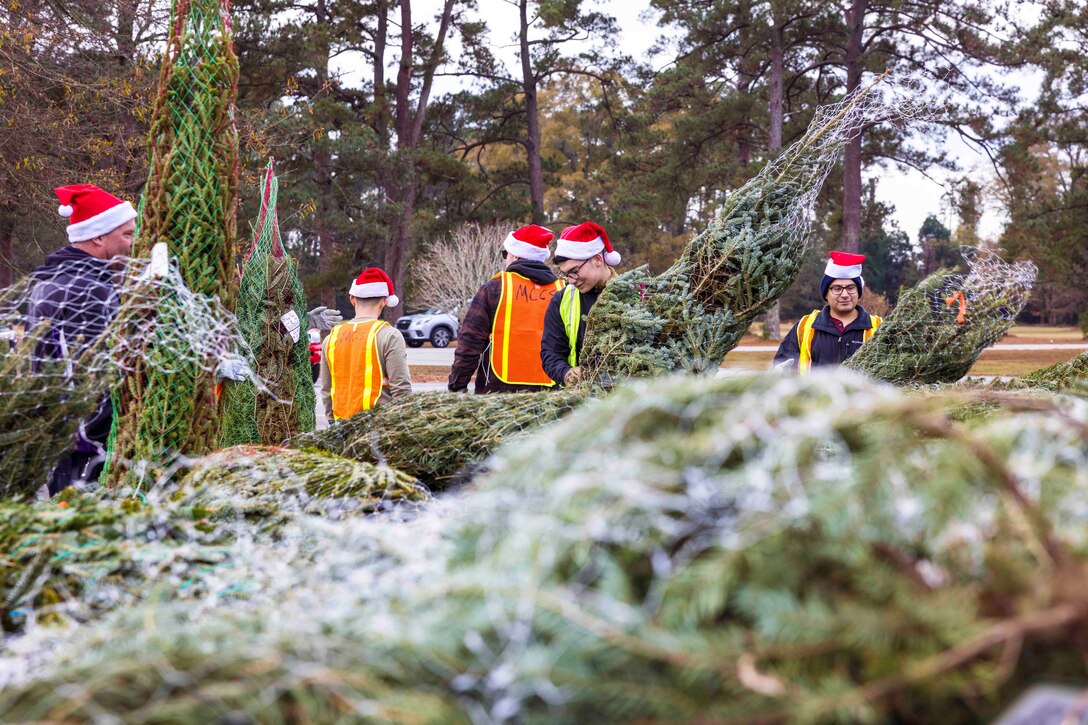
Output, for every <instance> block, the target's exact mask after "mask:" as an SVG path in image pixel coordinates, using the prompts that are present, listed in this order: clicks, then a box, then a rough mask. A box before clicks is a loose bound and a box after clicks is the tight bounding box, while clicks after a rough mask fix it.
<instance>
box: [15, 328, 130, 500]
mask: <svg viewBox="0 0 1088 725" xmlns="http://www.w3.org/2000/svg"><path fill="white" fill-rule="evenodd" d="M20 323H21V320H19V319H17V318H16V316H14V315H7V314H3V315H0V325H4V324H13V325H14V326H12V327H6V328H5V329H7V330H9V331H12V333H13V334H15V331H16V330H19V329H20V328H19V327H17V325H19V324H20ZM51 332H52V327H51V325H50V324H49V323H48V322H40V323H38V324H36V325H35V326H34V327H33V328H32V329H30V330H27V331H26V332H25V334H23V336H22V338H21V339H18V340H10V341H9V340H3V339H0V350H2V352H0V500H4V499H13V498H27V497H30V496H32V495H33V494H34V493H35V492H36V491H37V490H38V489H40V488H41V487H42V486H44V485H45V484H46V482H47V481H48V480H49V474H50V471H51V470H52V468H53V466H54V465H55V464H56V462H57V460H58V459H59V458H60V457H61V455H62V454H63V453H64V451H65V450H66V449H67V448H69V446H71V445H72V441H73V439H74V437H75V434H76V430H77V428H78V427H79V422H80V421H81V420H84V419H86V418H88V417H90V416H91V414H92V413H94V411H95V409H96V408H97V407H98V405H99V404H101V403H102V400H103V397H104V396H105V395H106V393H107V390H108V389H109V384H110V381H112V380H114V379H115V378H114V376H113V374H112V370H111V369H110V368H109V367H108V366H106V365H104V364H102V361H101V360H100V359H99V358H98V357H97V356H96V355H95V354H94V351H91V350H86V351H83V352H82V353H80V354H79V355H78V356H76V357H74V358H71V359H68V360H58V359H52V358H49V357H45V356H43V355H41V354H40V350H41V347H42V345H43V343H44V342H46V341H48V340H49V339H50V337H51Z"/></svg>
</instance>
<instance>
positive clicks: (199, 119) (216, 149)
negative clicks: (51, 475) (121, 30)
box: [111, 0, 238, 482]
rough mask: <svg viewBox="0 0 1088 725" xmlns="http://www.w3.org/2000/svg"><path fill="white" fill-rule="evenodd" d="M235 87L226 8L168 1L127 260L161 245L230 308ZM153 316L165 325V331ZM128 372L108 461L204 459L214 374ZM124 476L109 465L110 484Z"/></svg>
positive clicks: (187, 276)
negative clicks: (136, 224) (144, 177)
mask: <svg viewBox="0 0 1088 725" xmlns="http://www.w3.org/2000/svg"><path fill="white" fill-rule="evenodd" d="M237 81H238V60H237V58H236V57H235V55H234V50H233V48H232V45H231V32H230V11H229V2H228V0H174V2H173V4H172V7H171V15H170V35H169V39H168V40H167V46H166V52H165V54H164V56H163V63H162V73H161V76H160V80H159V95H158V97H157V98H156V100H155V110H154V115H153V117H152V121H151V130H150V136H149V141H148V149H149V156H150V168H149V171H148V181H147V187H146V190H145V193H144V199H143V204H142V215H141V218H140V229H139V234H138V235H137V240H136V244H135V246H134V248H133V254H134V256H142V255H146V254H148V252H149V250H150V249H151V248H152V246H153V245H154V244H156V243H158V242H166V243H167V244H168V245H169V249H170V253H171V254H172V255H173V256H174V257H176V259H177V262H178V267H179V269H180V271H181V275H182V278H183V279H184V281H185V284H186V286H187V287H188V289H189V290H191V291H192V292H194V293H196V294H201V295H206V296H209V297H214V296H217V297H219V298H221V299H222V300H224V301H225V302H227V303H228V304H229V300H230V298H231V297H232V294H231V285H232V284H233V281H234V275H233V274H232V261H233V256H232V255H233V253H234V233H235V221H234V214H235V196H236V187H237V176H238V135H237V131H236V129H235V126H234V98H235V95H236V86H237ZM160 314H162V315H163V321H162V324H164V325H165V324H169V323H170V322H171V318H170V317H168V316H165V314H166V313H165V312H163V313H160ZM148 354H151V355H154V354H156V351H155V350H154V349H151V350H149V351H148ZM134 368H135V369H134V372H133V374H130V375H128V376H126V377H125V379H124V381H123V382H122V384H121V386H120V387H119V390H118V393H117V395H116V396H115V401H116V411H115V436H114V438H113V443H112V446H111V458H112V459H113V461H114V462H126V463H127V462H135V461H159V462H163V463H168V462H169V461H170V460H171V459H172V458H173V457H174V456H176V455H178V454H201V453H204V452H207V451H209V450H211V449H212V448H213V447H214V446H215V444H216V440H217V436H218V423H217V414H216V401H215V376H214V373H213V372H209V371H208V370H207V369H206V367H205V366H200V365H180V366H176V368H175V369H174V370H173V371H172V372H171V373H169V374H163V373H161V372H159V371H156V370H154V369H146V368H145V367H144V366H142V365H141V364H140V362H139V361H136V363H135V365H134ZM123 468H124V467H123V466H119V465H114V466H112V474H111V479H112V480H113V481H114V482H117V481H118V480H119V479H118V477H119V476H121V475H122V474H123V473H124V471H123Z"/></svg>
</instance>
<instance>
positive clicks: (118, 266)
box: [0, 245, 252, 498]
mask: <svg viewBox="0 0 1088 725" xmlns="http://www.w3.org/2000/svg"><path fill="white" fill-rule="evenodd" d="M122 289H124V290H125V292H124V294H122ZM0 331H2V332H3V338H4V339H3V342H2V343H0V344H2V345H3V350H2V354H0V366H2V370H3V377H2V379H0V442H2V444H3V447H2V450H0V498H5V497H8V496H14V495H27V494H30V493H32V492H33V491H35V490H37V489H38V488H39V487H40V486H41V485H42V483H43V482H44V480H45V478H46V477H47V476H48V473H49V470H50V468H51V467H52V464H53V462H55V460H56V459H57V458H58V457H59V455H60V454H61V453H62V451H63V450H64V449H65V448H66V447H67V446H68V445H69V443H70V442H71V441H72V439H73V438H74V437H75V436H76V435H77V431H78V429H79V425H80V421H83V420H85V419H87V418H88V417H93V416H94V415H95V414H96V412H97V411H99V409H100V408H101V407H102V406H103V405H107V403H105V399H106V396H107V395H108V390H109V389H110V387H111V386H112V385H113V384H114V383H115V382H116V381H118V380H120V379H121V378H122V377H123V376H124V375H126V374H128V373H130V372H131V371H132V369H133V362H134V361H135V360H137V359H139V360H144V361H146V362H147V364H148V365H150V366H151V367H152V368H154V369H157V370H161V371H163V372H165V373H170V372H171V371H173V370H175V369H176V368H177V367H178V366H179V365H181V364H186V365H196V366H199V367H200V368H201V369H203V370H206V371H208V372H212V371H215V370H216V369H218V368H219V366H220V365H222V364H223V363H224V362H233V363H234V364H236V365H240V366H243V367H248V366H251V365H252V355H251V354H250V352H249V349H248V347H247V345H246V343H245V340H244V339H242V337H241V336H240V335H239V334H238V328H237V323H236V321H235V319H234V316H233V315H232V314H231V313H230V312H229V311H228V310H226V309H225V308H224V307H223V306H222V305H221V304H220V303H219V301H218V300H216V299H213V298H209V297H206V296H204V295H200V294H194V293H193V292H191V291H190V290H189V289H188V288H187V287H186V285H185V283H184V282H183V281H182V278H181V275H180V274H179V272H178V268H177V265H176V264H175V263H173V262H170V261H168V259H167V254H166V247H165V245H163V246H161V247H158V248H157V249H156V252H155V253H154V254H153V255H152V257H151V258H150V259H128V258H115V259H113V260H110V261H109V262H105V261H102V260H98V259H94V258H86V259H75V260H66V261H64V262H63V263H59V264H56V265H52V266H48V267H45V268H39V270H38V271H36V272H35V273H33V274H31V275H28V276H27V277H26V278H24V279H23V280H20V282H18V283H17V284H16V285H13V286H12V287H10V288H8V289H6V290H3V292H2V293H0ZM107 420H108V418H107Z"/></svg>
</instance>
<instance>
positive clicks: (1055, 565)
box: [0, 370, 1088, 725]
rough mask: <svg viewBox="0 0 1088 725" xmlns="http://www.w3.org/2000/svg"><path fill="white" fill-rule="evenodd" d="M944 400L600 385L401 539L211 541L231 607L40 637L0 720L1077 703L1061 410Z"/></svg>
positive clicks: (812, 388)
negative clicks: (997, 411) (1062, 692)
mask: <svg viewBox="0 0 1088 725" xmlns="http://www.w3.org/2000/svg"><path fill="white" fill-rule="evenodd" d="M964 400H965V397H964V396H959V395H957V396H947V395H932V396H927V397H923V396H918V395H914V394H908V393H906V392H904V391H902V390H899V389H896V388H894V387H891V386H886V385H878V384H875V383H872V382H870V381H868V380H865V379H863V378H862V377H861V376H858V375H853V374H850V373H848V372H847V371H841V370H835V371H830V372H829V371H817V372H815V373H814V374H813V375H811V376H806V377H798V376H780V375H769V374H765V375H761V376H745V377H736V378H722V379H711V378H706V377H700V378H665V379H658V380H654V381H652V382H649V383H645V384H640V385H637V386H632V387H630V388H623V389H620V390H618V391H616V392H614V393H613V394H612V395H611V396H609V397H607V398H605V399H604V400H601V401H599V402H597V403H595V404H593V405H587V406H585V407H584V408H582V409H581V410H579V411H577V412H576V413H574V414H573V415H571V416H570V417H569V418H567V419H566V420H564V421H560V422H559V423H557V424H556V425H554V426H550V427H548V428H544V429H539V431H538V433H537V434H536V435H530V436H526V437H524V438H522V439H521V440H519V441H518V442H517V443H516V444H515V445H512V446H509V447H507V448H504V449H503V450H502V451H500V452H499V454H498V455H497V456H496V458H495V460H494V472H493V473H492V474H491V475H489V476H488V477H486V478H485V479H484V480H481V481H479V482H478V485H477V486H476V487H474V488H473V489H471V490H469V491H467V492H466V495H465V496H464V497H463V498H461V499H458V500H454V501H450V502H449V504H448V505H443V503H442V502H438V503H436V505H435V507H434V509H433V510H432V511H430V512H428V511H423V512H422V513H421V514H420V516H419V517H417V518H415V519H413V520H411V521H407V522H397V523H394V522H386V521H381V520H378V521H366V522H358V521H352V520H346V521H341V522H331V523H328V522H318V524H317V525H314V526H311V527H310V528H308V529H306V530H305V531H300V532H299V534H300V536H299V538H298V539H297V540H291V539H287V540H284V542H283V543H284V544H286V545H284V546H277V547H275V548H270V547H267V546H263V545H259V546H254V545H252V543H251V542H249V541H242V542H239V543H237V544H232V545H229V546H228V550H229V551H230V552H231V554H232V556H233V559H232V563H233V564H234V566H232V567H229V568H228V567H220V568H219V577H220V581H219V582H218V586H219V587H220V589H219V590H218V591H219V592H223V593H225V592H227V591H230V594H229V595H223V596H205V597H203V598H201V599H200V600H199V606H194V605H193V604H192V603H190V602H187V601H182V602H171V601H170V597H167V596H164V597H162V598H160V599H158V600H157V601H154V602H150V603H148V604H145V605H143V606H141V607H134V608H126V609H123V610H119V611H117V612H115V613H113V614H111V615H110V617H109V618H108V619H107V620H106V621H104V622H102V623H101V624H100V625H99V626H96V627H93V628H91V627H83V628H71V629H70V630H68V631H59V632H57V633H56V638H55V639H53V640H49V639H45V640H41V639H39V640H37V642H38V643H44V644H47V645H48V646H49V649H48V651H49V652H52V653H56V654H55V655H54V657H59V659H55V660H54V661H52V662H51V663H50V664H49V665H48V666H44V667H43V666H41V665H39V666H38V667H37V669H36V670H35V671H33V672H31V673H29V675H28V681H24V682H22V683H19V684H17V685H9V686H8V687H6V688H4V689H3V690H2V691H0V719H4V720H11V721H36V722H49V721H56V720H66V719H67V720H85V719H90V718H92V717H93V718H98V719H102V720H105V719H110V718H113V719H116V720H118V721H122V722H125V721H132V722H136V721H138V722H174V723H177V722H181V723H187V722H193V723H195V722H219V721H225V720H231V721H234V720H243V719H246V720H255V721H261V722H265V721H276V722H278V721H291V722H294V721H307V722H329V721H337V722H354V721H368V722H369V721H392V722H442V723H446V722H466V723H467V722H524V723H586V722H594V723H596V722H630V721H633V720H638V721H645V722H670V723H672V722H696V721H698V722H723V723H724V722H729V723H753V724H755V723H785V722H903V723H915V722H941V723H949V724H950V725H959V724H961V723H963V724H966V723H977V722H988V721H990V720H992V718H993V715H994V714H995V712H996V711H998V710H999V709H1000V708H1001V707H1003V706H1004V704H1005V703H1007V702H1008V700H1009V699H1010V698H1011V697H1015V696H1016V695H1017V694H1019V692H1021V691H1022V689H1023V687H1024V685H1025V684H1026V683H1030V682H1032V681H1034V680H1037V679H1038V678H1041V677H1061V676H1075V677H1078V678H1083V677H1084V673H1085V665H1084V659H1083V645H1082V643H1081V641H1080V638H1079V634H1078V633H1080V632H1082V631H1083V628H1084V626H1085V625H1086V623H1088V614H1086V610H1085V606H1084V593H1083V592H1084V584H1083V582H1084V574H1083V572H1084V567H1085V566H1086V563H1088V527H1086V526H1085V522H1086V519H1088V513H1086V509H1085V505H1084V501H1085V498H1086V496H1088V473H1086V472H1088V404H1086V403H1085V402H1084V401H1079V400H1075V399H1068V398H1060V397H1050V398H1048V399H1047V403H1046V404H1045V405H1035V406H1032V407H1028V408H1020V409H1017V408H1013V407H1010V408H1008V409H1007V414H1006V415H1003V416H1001V417H1000V418H996V419H993V420H990V421H987V422H985V423H982V424H979V425H963V424H960V423H957V422H955V421H953V420H951V419H949V418H948V416H947V415H945V414H944V412H943V411H944V410H945V409H947V408H948V407H951V406H958V405H961V404H962V403H963V402H964ZM205 585H206V584H205ZM231 586H234V587H235V588H234V589H231ZM39 634H40V633H39Z"/></svg>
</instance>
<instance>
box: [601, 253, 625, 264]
mask: <svg viewBox="0 0 1088 725" xmlns="http://www.w3.org/2000/svg"><path fill="white" fill-rule="evenodd" d="M620 259H622V258H621V257H620V253H619V252H617V251H615V250H613V251H611V252H605V253H604V263H605V264H607V265H608V266H609V267H615V266H616V265H617V264H619V263H620Z"/></svg>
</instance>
